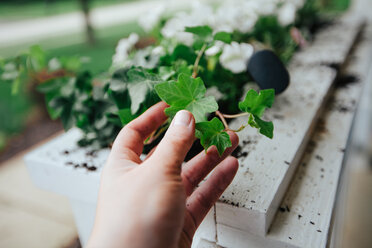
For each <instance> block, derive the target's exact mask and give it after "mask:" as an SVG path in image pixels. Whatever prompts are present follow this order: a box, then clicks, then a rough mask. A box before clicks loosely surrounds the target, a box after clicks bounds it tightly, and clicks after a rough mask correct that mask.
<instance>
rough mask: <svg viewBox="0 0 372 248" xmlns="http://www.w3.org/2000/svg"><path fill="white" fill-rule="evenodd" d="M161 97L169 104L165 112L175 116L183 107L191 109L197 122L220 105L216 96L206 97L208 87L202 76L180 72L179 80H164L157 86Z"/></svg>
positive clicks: (156, 88)
mask: <svg viewBox="0 0 372 248" xmlns="http://www.w3.org/2000/svg"><path fill="white" fill-rule="evenodd" d="M155 90H156V93H157V94H158V95H159V97H160V98H161V99H162V100H163V101H165V102H166V103H168V104H169V106H170V107H169V108H167V109H166V110H165V113H166V114H167V115H169V116H170V117H173V116H174V115H175V114H176V113H177V112H178V111H180V110H181V109H186V110H188V111H190V112H191V113H192V114H193V115H194V118H195V121H196V122H201V121H205V120H206V114H208V113H212V112H215V111H216V110H217V109H218V105H217V102H216V100H215V99H214V97H212V96H209V97H205V92H206V88H205V86H204V83H203V81H202V80H201V79H200V78H196V79H194V78H192V77H190V76H188V75H186V74H180V75H179V77H178V81H177V82H175V81H168V82H163V83H160V84H158V85H156V86H155Z"/></svg>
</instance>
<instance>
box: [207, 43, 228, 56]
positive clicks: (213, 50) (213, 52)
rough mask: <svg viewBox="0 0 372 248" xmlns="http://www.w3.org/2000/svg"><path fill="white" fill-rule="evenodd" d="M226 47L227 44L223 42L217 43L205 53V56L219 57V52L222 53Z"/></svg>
mask: <svg viewBox="0 0 372 248" xmlns="http://www.w3.org/2000/svg"><path fill="white" fill-rule="evenodd" d="M224 45H225V43H223V42H222V41H216V42H215V43H214V45H213V46H211V47H210V48H208V49H207V50H206V51H205V55H207V56H215V55H217V54H218V53H219V52H221V50H222V48H223V46H224Z"/></svg>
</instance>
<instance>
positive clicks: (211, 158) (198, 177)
mask: <svg viewBox="0 0 372 248" xmlns="http://www.w3.org/2000/svg"><path fill="white" fill-rule="evenodd" d="M228 133H229V135H230V140H231V144H232V146H231V147H229V148H228V149H226V151H225V152H224V153H223V154H222V156H220V155H219V154H218V151H217V149H216V147H214V146H213V147H211V148H210V149H208V151H207V153H205V152H204V151H202V152H201V153H199V154H198V155H197V156H195V157H194V158H192V159H191V160H190V161H189V162H187V163H186V164H185V165H184V166H183V167H182V181H183V184H184V185H185V189H186V194H187V196H189V195H190V194H191V193H192V192H193V191H194V188H195V187H197V186H198V184H199V183H200V182H201V181H202V180H203V179H204V178H205V177H206V176H207V175H208V174H209V173H210V172H211V171H212V170H213V169H214V167H216V165H217V164H219V163H220V162H221V161H222V160H224V159H225V158H226V157H227V156H229V155H230V154H231V153H232V152H233V151H234V150H235V148H236V147H237V146H238V144H239V138H238V136H237V135H236V134H235V133H234V132H228Z"/></svg>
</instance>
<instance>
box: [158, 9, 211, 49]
mask: <svg viewBox="0 0 372 248" xmlns="http://www.w3.org/2000/svg"><path fill="white" fill-rule="evenodd" d="M213 22H214V15H213V9H212V8H211V7H210V6H208V5H205V4H202V3H200V2H194V3H193V5H192V9H191V12H190V13H186V12H179V13H177V14H176V15H175V16H174V17H173V18H171V19H169V20H168V21H167V22H166V23H165V25H164V27H163V29H162V30H161V34H162V35H163V36H164V37H166V38H170V39H172V38H173V39H175V40H176V41H178V42H180V43H182V44H185V45H188V46H191V45H192V43H193V41H194V39H193V34H191V33H187V32H184V30H185V28H186V27H195V26H202V25H211V26H212V24H213Z"/></svg>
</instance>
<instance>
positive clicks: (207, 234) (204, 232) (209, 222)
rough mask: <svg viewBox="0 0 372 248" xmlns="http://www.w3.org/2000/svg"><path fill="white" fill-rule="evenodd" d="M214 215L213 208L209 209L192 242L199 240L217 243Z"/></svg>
mask: <svg viewBox="0 0 372 248" xmlns="http://www.w3.org/2000/svg"><path fill="white" fill-rule="evenodd" d="M214 214H215V207H213V208H211V210H210V211H209V212H208V214H207V216H206V217H205V219H204V220H203V222H202V223H201V224H200V226H199V228H198V229H197V230H196V233H195V236H194V240H193V242H195V241H198V240H199V239H203V240H206V241H210V242H214V243H216V242H217V240H216V235H217V234H216V221H215V215H214Z"/></svg>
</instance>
